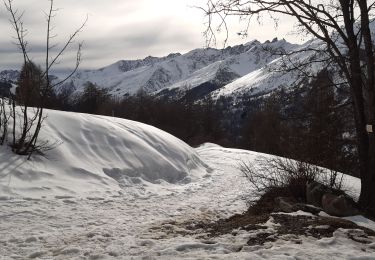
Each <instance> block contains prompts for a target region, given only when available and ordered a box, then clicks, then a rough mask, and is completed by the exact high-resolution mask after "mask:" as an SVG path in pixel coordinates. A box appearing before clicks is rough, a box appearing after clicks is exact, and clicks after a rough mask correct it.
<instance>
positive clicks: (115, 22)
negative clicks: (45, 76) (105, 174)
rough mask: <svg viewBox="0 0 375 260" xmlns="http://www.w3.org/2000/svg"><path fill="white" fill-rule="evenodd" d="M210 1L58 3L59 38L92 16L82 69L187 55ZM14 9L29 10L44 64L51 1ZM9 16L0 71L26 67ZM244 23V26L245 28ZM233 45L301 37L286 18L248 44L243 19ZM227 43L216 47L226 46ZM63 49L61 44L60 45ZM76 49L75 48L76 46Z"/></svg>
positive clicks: (33, 43)
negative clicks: (292, 31) (244, 35)
mask: <svg viewBox="0 0 375 260" xmlns="http://www.w3.org/2000/svg"><path fill="white" fill-rule="evenodd" d="M204 2H205V0H157V1H156V0H79V1H78V0H55V6H56V8H59V12H58V13H57V16H56V17H55V19H54V26H55V32H56V33H57V34H58V37H56V38H55V39H54V41H55V42H57V43H62V42H63V41H64V39H66V37H67V36H69V33H71V32H72V31H74V29H76V28H77V27H79V26H80V24H81V23H82V22H83V21H84V20H85V17H86V16H88V23H87V26H86V27H85V28H84V30H83V32H82V33H81V34H80V35H79V37H78V40H79V41H84V48H83V61H82V64H81V68H84V69H87V68H100V67H103V66H107V65H109V64H111V63H113V62H116V61H118V60H121V59H138V58H144V57H146V56H148V55H151V56H164V55H167V54H169V53H171V52H180V53H185V52H187V51H189V50H192V49H194V48H201V47H204V46H205V39H204V37H203V35H202V32H203V31H204V29H205V25H204V21H205V19H204V14H203V12H202V11H201V10H199V9H197V8H193V7H192V6H197V5H202V4H204ZM14 6H15V7H17V8H18V9H19V10H20V11H22V10H23V11H25V14H24V23H25V27H26V28H27V29H28V31H29V33H28V36H27V39H28V42H29V48H30V53H31V55H30V56H31V57H32V59H33V60H34V61H36V62H38V63H42V57H43V52H44V49H45V47H44V42H45V30H46V28H45V27H46V23H45V15H44V13H43V12H46V11H47V10H48V7H49V1H48V0H14ZM8 18H9V15H8V13H7V12H6V9H5V7H4V5H1V7H0V30H1V32H2V36H1V38H0V70H3V69H6V68H17V67H19V65H20V63H21V59H20V58H21V56H20V53H19V52H18V51H17V48H16V46H14V45H13V44H12V43H11V42H12V41H13V40H14V39H12V36H14V32H12V31H11V26H10V23H9V21H8V20H7V19H8ZM243 26H244V24H242V27H243ZM230 27H231V31H230V34H229V42H228V44H229V45H235V44H240V43H245V42H247V41H250V40H252V39H258V40H260V41H265V40H268V39H272V38H274V37H276V36H277V37H279V38H286V39H287V40H289V41H291V42H299V41H301V39H299V38H298V37H297V36H296V35H293V34H290V33H289V32H290V31H291V30H292V29H293V21H291V20H288V19H285V18H284V19H283V20H282V23H281V24H280V25H279V27H278V29H277V30H275V28H274V25H273V24H272V22H270V21H269V20H264V22H263V26H258V25H257V24H253V26H252V27H251V28H250V31H249V35H248V37H247V38H246V39H243V38H242V37H239V36H238V35H237V32H238V31H240V30H241V28H242V27H241V24H239V22H238V19H237V18H236V19H233V21H231V22H230ZM222 44H223V41H222V39H221V40H220V39H219V40H218V44H217V47H222V46H223V45H222ZM60 46H61V45H60ZM75 46H76V45H74V46H73V47H75ZM74 55H75V53H74V51H73V49H72V50H69V51H68V52H67V54H66V55H65V56H64V60H62V61H61V63H60V64H59V65H58V66H59V67H60V69H61V68H66V67H68V65H72V61H73V60H74Z"/></svg>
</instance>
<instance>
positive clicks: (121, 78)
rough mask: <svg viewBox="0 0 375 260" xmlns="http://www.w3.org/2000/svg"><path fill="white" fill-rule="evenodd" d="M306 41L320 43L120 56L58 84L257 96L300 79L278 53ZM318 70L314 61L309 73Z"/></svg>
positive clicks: (11, 77) (14, 74)
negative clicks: (112, 61) (285, 67)
mask: <svg viewBox="0 0 375 260" xmlns="http://www.w3.org/2000/svg"><path fill="white" fill-rule="evenodd" d="M311 44H315V45H319V42H315V43H314V42H313V41H310V42H307V43H305V44H302V45H298V44H292V43H289V42H287V41H286V40H284V39H281V40H279V39H277V38H274V39H273V40H272V41H266V42H263V43H261V42H259V41H257V40H253V41H251V42H248V43H246V44H241V45H237V46H233V47H226V48H224V49H214V48H205V49H203V48H202V49H195V50H192V51H190V52H188V53H186V54H180V53H171V54H169V55H168V56H165V57H151V56H149V57H146V58H145V59H139V60H120V61H118V62H116V63H113V64H111V65H109V66H106V67H103V68H100V69H95V70H79V71H78V72H77V73H76V74H75V75H74V76H73V77H72V78H71V79H70V80H69V81H68V82H66V83H65V84H64V85H63V86H61V87H60V88H67V87H69V88H73V91H74V92H76V93H79V92H82V91H83V89H84V87H85V85H86V84H87V83H88V82H91V83H93V84H95V85H97V86H99V87H101V88H105V89H107V90H108V92H109V93H110V94H112V95H116V96H128V95H134V94H136V93H138V92H139V91H143V92H146V93H148V94H151V95H158V96H164V97H172V98H179V97H182V96H184V95H185V94H186V93H187V92H189V93H190V94H192V95H193V97H194V98H195V99H200V98H203V97H205V96H207V95H210V96H212V97H214V98H219V97H221V96H234V97H238V96H241V95H243V94H249V93H251V94H254V95H256V94H259V93H267V92H269V91H271V90H273V89H276V88H278V87H282V86H293V85H295V84H298V82H299V81H300V80H301V78H300V77H299V76H298V73H294V72H287V73H286V72H285V71H281V70H280V68H281V67H283V64H284V63H285V61H284V59H283V57H284V54H285V53H295V54H293V55H291V56H288V57H289V60H292V61H295V62H301V61H303V60H308V59H309V58H310V56H311V55H312V54H311V53H309V52H307V51H306V52H304V51H301V50H303V48H305V47H306V45H311ZM289 62H290V61H289ZM318 70H319V67H316V66H315V69H314V68H312V70H311V73H314V71H315V72H317V71H318ZM18 76H19V72H18V71H15V70H5V71H1V72H0V81H2V82H13V83H14V82H15V81H16V80H17V78H18Z"/></svg>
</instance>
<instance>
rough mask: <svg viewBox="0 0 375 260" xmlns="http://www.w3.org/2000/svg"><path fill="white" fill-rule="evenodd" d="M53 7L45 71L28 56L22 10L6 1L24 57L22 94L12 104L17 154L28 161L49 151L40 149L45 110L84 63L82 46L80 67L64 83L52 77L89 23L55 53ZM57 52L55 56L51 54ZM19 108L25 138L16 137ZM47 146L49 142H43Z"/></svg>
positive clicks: (51, 5) (50, 13) (50, 0)
mask: <svg viewBox="0 0 375 260" xmlns="http://www.w3.org/2000/svg"><path fill="white" fill-rule="evenodd" d="M49 2H50V6H49V10H48V12H47V13H46V23H47V31H46V49H45V65H44V68H43V69H38V68H36V66H35V65H33V62H32V61H31V59H30V58H29V55H28V42H27V40H26V35H27V30H26V29H25V27H24V23H23V20H22V18H23V13H20V12H19V10H17V9H14V7H13V0H4V4H5V7H6V9H7V11H8V13H9V14H10V17H11V18H10V22H11V24H12V27H13V30H14V32H15V33H16V37H15V38H16V40H17V43H16V45H17V46H18V48H19V49H20V51H21V53H22V56H23V64H24V65H23V69H22V73H21V77H20V82H19V87H20V93H19V98H20V99H18V100H13V102H12V107H13V109H12V117H13V144H12V147H13V151H14V152H16V153H17V154H22V155H28V158H30V156H31V155H32V154H33V153H34V152H35V151H36V150H40V149H44V150H46V149H47V150H48V149H49V147H44V145H38V144H37V141H38V136H39V133H40V129H41V128H42V123H43V120H44V119H45V114H44V110H43V108H44V107H45V103H46V100H47V99H48V96H49V94H50V93H51V92H52V91H53V88H54V87H56V86H58V85H61V84H62V83H64V82H65V81H67V80H68V79H69V78H70V77H71V76H72V75H73V74H74V73H75V72H76V71H77V69H78V67H79V64H80V62H81V48H82V43H79V44H78V48H77V54H76V64H75V67H74V68H73V70H72V71H71V72H70V73H69V75H67V76H66V77H65V78H63V79H62V80H60V81H57V82H56V81H52V80H51V77H50V71H51V69H52V68H53V67H54V65H56V64H57V63H58V62H59V60H60V58H61V56H62V55H63V54H64V53H65V52H66V51H67V49H68V48H69V47H70V46H71V45H72V44H73V43H74V40H75V38H76V37H77V35H78V34H79V33H80V32H81V31H82V29H83V27H84V26H85V24H86V22H87V18H86V20H85V21H84V22H83V23H82V25H81V26H80V27H78V29H76V30H75V31H74V32H73V33H72V34H71V35H70V36H69V37H68V39H67V40H66V42H65V43H64V44H63V45H62V48H61V49H60V50H57V51H55V50H54V48H55V47H56V44H52V43H51V42H52V39H53V38H55V37H56V34H54V33H53V26H52V20H53V18H54V17H55V15H56V13H57V11H58V10H57V9H55V8H54V0H49ZM53 51H55V53H56V54H55V55H52V54H51V53H52V52H53ZM16 101H17V105H20V107H21V108H20V110H21V118H22V120H20V121H21V123H20V128H21V134H20V137H18V138H17V137H16V124H17V117H18V114H17V108H16ZM31 105H33V106H34V108H33V110H34V111H33V113H31V114H32V115H30V114H29V111H30V106H31ZM42 143H43V144H46V142H42Z"/></svg>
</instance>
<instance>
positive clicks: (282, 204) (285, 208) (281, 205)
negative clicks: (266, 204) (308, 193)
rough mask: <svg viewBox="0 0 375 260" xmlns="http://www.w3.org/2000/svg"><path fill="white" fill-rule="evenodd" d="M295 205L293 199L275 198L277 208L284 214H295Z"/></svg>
mask: <svg viewBox="0 0 375 260" xmlns="http://www.w3.org/2000/svg"><path fill="white" fill-rule="evenodd" d="M293 205H294V203H293V201H292V199H291V198H287V197H277V198H275V208H276V210H280V211H282V212H286V213H291V212H294V207H293Z"/></svg>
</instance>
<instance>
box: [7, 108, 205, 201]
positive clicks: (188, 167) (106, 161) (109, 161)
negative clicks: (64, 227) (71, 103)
mask: <svg viewBox="0 0 375 260" xmlns="http://www.w3.org/2000/svg"><path fill="white" fill-rule="evenodd" d="M47 113H48V118H47V119H46V121H45V126H44V128H43V129H42V133H41V139H48V140H51V141H58V142H60V143H61V144H60V145H58V146H57V147H56V148H55V149H53V150H51V151H49V152H47V154H46V157H41V156H34V158H33V159H32V160H31V161H27V160H26V158H25V157H22V156H17V155H14V154H12V153H11V151H10V150H9V148H8V147H1V148H0V169H1V171H0V196H2V197H3V198H5V197H7V196H15V195H21V196H27V197H39V196H48V195H54V196H66V195H69V196H70V195H86V196H87V195H90V194H91V196H92V195H94V196H96V195H97V194H108V195H109V194H112V195H113V194H114V193H117V194H118V192H120V191H121V190H122V189H123V188H124V187H126V186H132V185H142V186H147V185H155V184H157V185H168V184H183V183H188V182H191V181H194V180H197V179H198V178H199V177H200V176H201V175H202V173H203V174H205V172H206V170H207V166H206V165H205V164H204V163H203V162H202V161H201V160H200V159H199V157H198V155H197V154H196V152H195V151H194V150H193V149H192V148H191V147H190V146H188V145H187V144H185V143H184V142H182V141H181V140H179V139H177V138H175V137H174V136H172V135H170V134H168V133H166V132H163V131H161V130H159V129H157V128H155V127H152V126H148V125H145V124H141V123H137V122H134V121H129V120H124V119H116V118H110V117H104V116H95V115H88V114H76V113H67V112H59V111H48V112H47Z"/></svg>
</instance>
